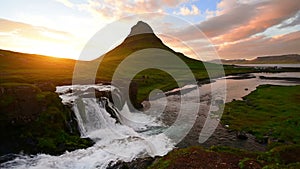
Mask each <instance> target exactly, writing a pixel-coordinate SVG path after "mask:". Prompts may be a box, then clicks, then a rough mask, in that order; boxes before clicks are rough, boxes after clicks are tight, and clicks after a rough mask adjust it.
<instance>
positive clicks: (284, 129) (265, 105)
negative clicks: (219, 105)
mask: <svg viewBox="0 0 300 169" xmlns="http://www.w3.org/2000/svg"><path fill="white" fill-rule="evenodd" d="M299 105H300V86H271V85H263V86H259V87H258V88H257V90H255V91H254V92H252V93H251V94H250V95H248V96H246V97H244V98H243V100H241V101H233V102H231V103H228V104H226V105H225V109H224V113H223V116H222V124H224V125H225V124H226V125H229V129H232V130H239V131H246V132H248V133H251V134H253V135H254V136H256V137H257V138H258V139H259V140H261V141H263V139H267V140H268V142H269V143H270V144H271V143H272V142H274V143H273V144H276V143H277V142H278V141H279V142H284V143H293V144H299V143H300V106H299ZM277 144H279V143H277Z"/></svg>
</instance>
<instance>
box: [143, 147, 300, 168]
mask: <svg viewBox="0 0 300 169" xmlns="http://www.w3.org/2000/svg"><path fill="white" fill-rule="evenodd" d="M299 151H300V146H299V145H289V146H280V147H276V148H273V149H271V150H269V151H267V152H248V151H245V150H241V149H235V148H230V147H222V146H213V147H211V148H210V149H204V148H202V147H199V146H194V147H188V148H182V149H175V150H173V151H171V152H169V153H168V154H167V155H166V156H164V157H162V158H160V159H158V160H155V161H154V162H153V163H152V165H151V166H149V167H148V169H181V168H186V169H206V168H210V169H223V168H230V169H235V168H236V169H238V168H241V169H250V168H251V169H260V168H263V169H297V168H300V156H299Z"/></svg>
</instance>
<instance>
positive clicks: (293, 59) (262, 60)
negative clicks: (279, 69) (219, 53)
mask: <svg viewBox="0 0 300 169" xmlns="http://www.w3.org/2000/svg"><path fill="white" fill-rule="evenodd" d="M221 61H222V63H223V64H299V63H300V55H299V54H287V55H277V56H260V57H257V58H255V59H252V60H246V59H233V60H226V59H222V60H221ZM210 62H211V63H217V61H216V60H212V61H210Z"/></svg>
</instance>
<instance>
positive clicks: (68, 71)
mask: <svg viewBox="0 0 300 169" xmlns="http://www.w3.org/2000/svg"><path fill="white" fill-rule="evenodd" d="M74 64H75V60H71V59H61V58H55V57H47V56H42V55H34V54H25V53H19V52H12V51H7V50H0V74H1V78H0V83H4V82H19V83H38V82H46V81H50V82H57V83H59V81H66V80H70V79H71V78H72V74H73V69H74Z"/></svg>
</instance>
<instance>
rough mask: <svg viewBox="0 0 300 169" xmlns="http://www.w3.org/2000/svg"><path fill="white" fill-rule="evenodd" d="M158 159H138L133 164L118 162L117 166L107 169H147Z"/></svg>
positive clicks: (112, 165) (113, 165)
mask: <svg viewBox="0 0 300 169" xmlns="http://www.w3.org/2000/svg"><path fill="white" fill-rule="evenodd" d="M157 158H158V157H155V158H152V157H145V158H138V159H135V160H133V161H131V162H123V161H118V162H117V163H115V164H111V165H109V167H107V169H147V168H148V167H149V166H150V165H151V164H152V163H153V162H154V161H155V159H157Z"/></svg>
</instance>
